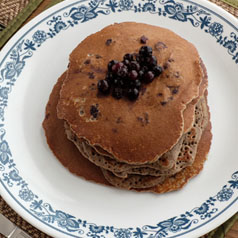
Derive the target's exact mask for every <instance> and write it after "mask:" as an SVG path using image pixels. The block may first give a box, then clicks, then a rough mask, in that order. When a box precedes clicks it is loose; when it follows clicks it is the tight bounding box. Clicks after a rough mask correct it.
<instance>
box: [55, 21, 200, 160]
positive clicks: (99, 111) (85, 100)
mask: <svg viewBox="0 0 238 238" xmlns="http://www.w3.org/2000/svg"><path fill="white" fill-rule="evenodd" d="M143 35H145V36H146V37H147V38H148V41H147V45H149V46H151V47H152V48H153V54H154V55H155V56H156V57H157V60H158V63H159V64H160V65H162V66H163V67H164V71H163V73H162V75H161V76H160V77H158V78H156V79H155V80H154V81H153V82H152V83H150V84H148V85H146V87H145V89H144V90H142V93H141V94H140V96H139V98H138V99H137V100H136V101H134V102H131V101H129V100H127V99H120V100H116V99H114V98H113V97H112V96H102V95H100V94H98V91H97V87H96V85H97V82H98V80H100V79H104V78H105V75H106V71H107V64H108V62H109V61H110V60H112V59H115V60H119V61H121V60H122V59H123V56H124V54H126V53H134V52H137V53H138V51H139V49H140V47H141V46H142V44H141V43H140V38H141V36H143ZM108 39H112V41H111V43H110V44H107V43H106V42H109V41H107V40H108ZM202 76H203V74H202V69H201V66H200V58H199V54H198V52H197V50H196V49H195V47H194V46H193V45H192V44H191V43H189V42H188V41H186V40H184V39H182V38H181V37H179V36H178V35H176V34H175V33H173V32H171V31H169V30H167V29H164V28H160V27H155V26H151V25H146V24H141V23H129V22H127V23H121V24H114V25H111V26H108V27H106V28H104V29H103V30H101V31H99V32H97V33H95V34H93V35H90V36H89V37H87V38H86V39H85V40H84V41H83V42H81V43H80V44H79V45H78V46H77V47H76V48H75V50H74V51H73V52H72V53H71V55H70V64H69V69H68V73H67V77H66V79H65V81H64V83H63V85H62V88H61V91H60V100H59V102H58V107H57V110H58V117H59V118H60V119H64V120H66V121H67V122H68V124H69V125H70V127H71V130H72V131H73V132H74V133H75V134H76V135H77V137H78V138H84V139H85V140H87V141H88V143H89V144H91V145H92V146H98V147H100V148H102V149H103V150H105V151H107V152H108V153H109V154H111V155H112V156H113V157H114V158H115V159H117V160H119V161H122V162H126V163H133V164H143V163H148V162H153V161H156V160H157V159H158V157H159V156H161V155H162V154H164V153H165V152H166V151H168V150H170V149H171V148H172V147H173V146H174V145H175V144H176V143H177V141H178V140H179V138H180V137H181V135H182V134H183V131H184V118H183V111H184V109H185V108H186V105H187V104H188V103H190V102H191V101H192V100H193V99H195V98H197V97H198V96H199V86H200V84H201V81H202ZM174 88H176V89H178V92H177V93H176V94H173V89H174ZM92 109H93V110H92ZM92 111H94V112H95V111H96V113H92Z"/></svg>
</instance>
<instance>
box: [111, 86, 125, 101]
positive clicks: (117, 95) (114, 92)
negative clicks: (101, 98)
mask: <svg viewBox="0 0 238 238" xmlns="http://www.w3.org/2000/svg"><path fill="white" fill-rule="evenodd" d="M122 92H123V91H122V88H118V87H116V88H113V90H112V96H113V97H114V98H116V99H120V98H122Z"/></svg>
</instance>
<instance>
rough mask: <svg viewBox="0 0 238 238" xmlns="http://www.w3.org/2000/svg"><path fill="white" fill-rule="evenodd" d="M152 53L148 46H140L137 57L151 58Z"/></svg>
mask: <svg viewBox="0 0 238 238" xmlns="http://www.w3.org/2000/svg"><path fill="white" fill-rule="evenodd" d="M152 53H153V50H152V48H151V47H150V46H147V45H146V46H142V47H141V48H140V50H139V55H140V56H145V57H146V56H151V55H152Z"/></svg>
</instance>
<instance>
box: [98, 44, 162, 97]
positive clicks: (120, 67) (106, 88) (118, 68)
mask: <svg viewBox="0 0 238 238" xmlns="http://www.w3.org/2000/svg"><path fill="white" fill-rule="evenodd" d="M152 53H153V50H152V48H151V47H150V46H142V47H141V48H140V50H139V54H136V53H134V54H125V55H124V57H123V61H121V62H119V61H117V60H111V61H110V62H109V63H108V72H107V75H106V78H105V79H102V80H99V81H98V85H97V86H98V90H99V92H101V93H103V94H105V95H106V94H109V93H112V96H113V97H115V98H116V99H120V98H122V97H123V96H126V97H128V98H129V99H130V100H136V99H137V98H138V96H139V93H140V89H141V86H142V84H148V83H151V82H152V81H153V80H154V78H155V77H157V76H159V75H160V74H161V73H162V71H163V69H162V67H161V66H160V65H158V64H157V59H156V57H155V56H154V55H153V54H152Z"/></svg>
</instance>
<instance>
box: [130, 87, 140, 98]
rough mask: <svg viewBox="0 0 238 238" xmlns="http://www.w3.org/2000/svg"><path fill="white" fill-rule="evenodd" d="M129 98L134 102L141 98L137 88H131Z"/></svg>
mask: <svg viewBox="0 0 238 238" xmlns="http://www.w3.org/2000/svg"><path fill="white" fill-rule="evenodd" d="M127 97H128V98H129V99H130V100H132V101H133V100H136V99H137V98H138V97H139V90H138V89H137V88H129V89H128V92H127Z"/></svg>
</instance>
